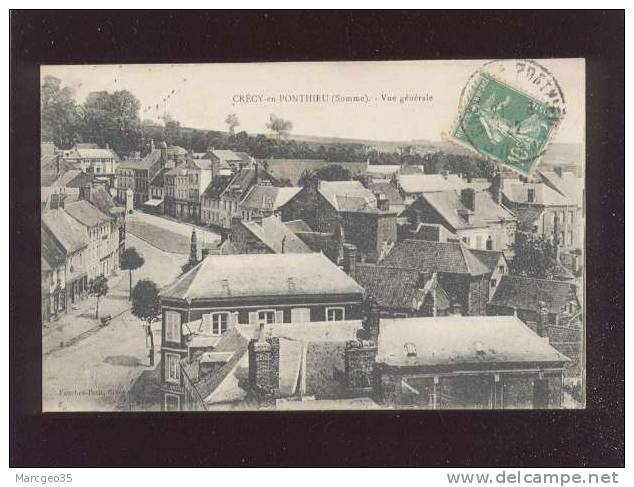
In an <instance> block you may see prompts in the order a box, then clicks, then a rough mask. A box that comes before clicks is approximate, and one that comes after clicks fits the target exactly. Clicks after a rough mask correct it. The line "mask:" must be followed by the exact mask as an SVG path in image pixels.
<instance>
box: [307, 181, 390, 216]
mask: <svg viewBox="0 0 634 487" xmlns="http://www.w3.org/2000/svg"><path fill="white" fill-rule="evenodd" d="M319 193H320V194H321V195H322V196H323V197H324V198H326V200H328V202H329V203H330V204H331V205H332V206H333V207H334V208H335V210H337V211H344V212H345V211H349V212H355V211H371V212H377V211H378V210H377V208H376V197H375V196H374V195H373V194H372V191H370V190H369V189H367V188H365V187H364V186H363V185H362V184H361V183H360V182H359V181H320V182H319Z"/></svg>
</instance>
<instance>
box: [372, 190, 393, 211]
mask: <svg viewBox="0 0 634 487" xmlns="http://www.w3.org/2000/svg"><path fill="white" fill-rule="evenodd" d="M375 196H376V207H377V208H378V209H379V210H381V211H389V209H390V200H389V199H388V197H387V196H386V195H385V194H384V193H377V194H376V195H375Z"/></svg>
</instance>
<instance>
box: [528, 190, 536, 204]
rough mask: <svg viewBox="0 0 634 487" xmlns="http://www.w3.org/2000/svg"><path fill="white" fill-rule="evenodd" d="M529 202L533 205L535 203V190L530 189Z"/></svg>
mask: <svg viewBox="0 0 634 487" xmlns="http://www.w3.org/2000/svg"><path fill="white" fill-rule="evenodd" d="M527 196H528V202H529V203H533V202H534V201H535V189H534V188H528V195H527Z"/></svg>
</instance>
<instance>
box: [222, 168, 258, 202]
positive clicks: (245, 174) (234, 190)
mask: <svg viewBox="0 0 634 487" xmlns="http://www.w3.org/2000/svg"><path fill="white" fill-rule="evenodd" d="M256 178H257V173H256V171H255V169H252V168H244V169H241V170H240V171H238V172H237V173H236V175H235V176H234V177H233V179H232V180H231V181H230V182H229V184H228V185H227V187H226V188H225V189H224V192H223V193H231V195H232V196H236V197H237V198H238V199H240V200H242V198H243V197H244V195H245V194H246V192H247V191H248V190H249V189H250V188H251V186H252V185H253V183H255V180H256Z"/></svg>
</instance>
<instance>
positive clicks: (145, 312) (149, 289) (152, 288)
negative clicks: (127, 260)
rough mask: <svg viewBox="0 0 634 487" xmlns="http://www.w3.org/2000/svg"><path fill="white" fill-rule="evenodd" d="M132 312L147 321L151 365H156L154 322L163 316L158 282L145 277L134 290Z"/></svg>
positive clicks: (146, 331)
mask: <svg viewBox="0 0 634 487" xmlns="http://www.w3.org/2000/svg"><path fill="white" fill-rule="evenodd" d="M132 314H133V315H134V316H136V317H137V318H139V319H140V320H143V321H145V334H146V340H148V339H149V342H150V353H149V356H150V367H152V366H153V365H154V334H153V333H152V323H153V322H155V321H158V319H159V317H160V316H161V300H160V297H159V291H158V287H157V286H156V284H155V283H154V282H152V281H150V280H147V279H143V280H141V281H139V282H137V283H136V286H134V289H133V290H132Z"/></svg>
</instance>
